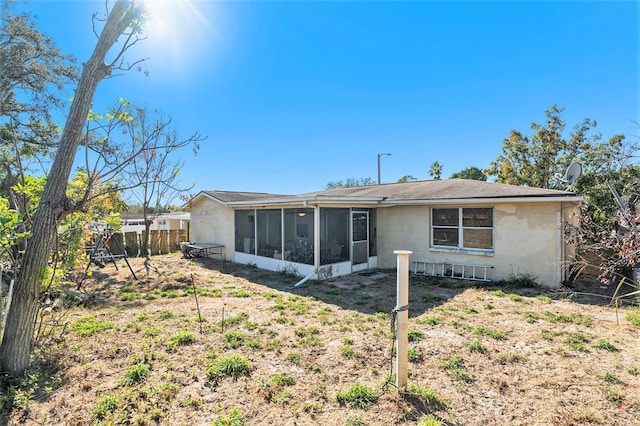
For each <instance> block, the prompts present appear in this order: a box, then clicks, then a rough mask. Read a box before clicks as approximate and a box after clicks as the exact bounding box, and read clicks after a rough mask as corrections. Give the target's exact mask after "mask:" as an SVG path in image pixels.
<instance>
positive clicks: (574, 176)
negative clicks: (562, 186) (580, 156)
mask: <svg viewBox="0 0 640 426" xmlns="http://www.w3.org/2000/svg"><path fill="white" fill-rule="evenodd" d="M581 175H582V164H580V163H578V162H577V161H574V162H573V163H571V164H569V167H568V168H567V172H566V173H565V174H564V179H565V180H566V181H567V182H569V187H568V188H567V191H569V190H573V185H575V183H576V181H577V180H578V178H579V177H580V176H581Z"/></svg>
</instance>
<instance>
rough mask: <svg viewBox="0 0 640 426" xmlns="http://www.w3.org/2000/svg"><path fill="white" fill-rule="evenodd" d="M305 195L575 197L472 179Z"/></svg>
mask: <svg viewBox="0 0 640 426" xmlns="http://www.w3.org/2000/svg"><path fill="white" fill-rule="evenodd" d="M301 196H302V197H304V196H320V197H325V196H326V197H367V198H371V197H379V198H384V199H385V200H386V201H403V200H447V199H457V200H459V199H471V198H474V199H477V198H520V197H576V198H578V197H579V196H578V195H577V194H574V193H572V192H566V191H559V190H555V189H543V188H530V187H526V186H516V185H505V184H501V183H494V182H483V181H479V180H470V179H442V180H422V181H413V182H404V183H389V184H382V185H369V186H356V187H351V188H334V189H327V190H324V191H318V192H311V193H308V194H303V195H301Z"/></svg>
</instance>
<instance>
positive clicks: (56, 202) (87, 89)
mask: <svg viewBox="0 0 640 426" xmlns="http://www.w3.org/2000/svg"><path fill="white" fill-rule="evenodd" d="M140 16H141V10H140V9H139V8H138V7H137V6H136V4H135V3H134V2H132V1H128V0H118V1H116V2H115V3H113V7H112V8H111V10H110V11H108V14H107V15H106V16H105V17H104V18H103V19H101V20H100V19H99V16H98V15H94V19H97V22H96V24H98V25H97V26H98V27H99V26H100V25H99V24H102V30H101V31H100V35H99V36H98V40H97V43H96V46H95V49H94V51H93V53H92V54H91V57H90V58H89V59H88V60H87V62H85V63H84V66H83V70H82V75H81V77H80V80H79V82H78V86H77V88H76V91H75V96H74V98H73V102H72V104H71V108H70V111H69V114H68V115H67V119H66V123H65V126H64V130H63V132H62V135H61V137H60V140H59V142H58V144H57V147H56V149H55V156H54V159H53V163H52V165H51V169H50V173H49V176H48V178H47V182H46V184H45V187H44V190H43V193H42V197H41V198H40V202H39V204H38V207H37V210H36V212H35V215H34V216H33V223H32V227H31V237H30V239H29V240H28V241H27V244H26V248H25V251H24V255H23V256H22V257H21V259H20V268H19V273H18V274H17V277H16V284H15V289H14V297H13V302H12V306H11V309H10V311H9V313H8V315H7V320H6V325H5V329H4V333H3V337H2V343H1V345H0V359H1V361H2V366H1V367H2V370H4V371H5V372H7V373H8V374H10V375H13V376H16V375H20V374H22V373H23V372H24V371H25V369H26V368H27V366H28V365H29V358H30V355H31V348H32V346H31V338H32V335H33V330H34V326H35V319H36V314H37V310H38V299H39V294H40V290H41V286H42V280H43V278H44V276H45V274H44V270H43V269H44V265H47V263H48V261H49V258H50V255H51V253H52V250H53V248H54V246H55V239H56V236H57V229H58V225H59V224H60V222H61V221H62V220H63V219H64V218H65V217H66V216H67V215H68V214H70V213H72V212H73V211H78V210H82V209H83V208H84V205H83V202H84V201H85V200H86V198H83V199H82V200H83V202H81V203H80V204H79V205H78V204H73V203H72V201H71V200H70V199H69V197H68V195H67V185H68V180H69V177H70V174H71V168H72V166H73V162H74V159H75V155H76V152H77V150H78V147H79V145H80V144H81V142H83V132H82V129H83V128H84V126H85V123H86V120H87V117H88V116H89V110H90V107H91V102H92V100H93V95H94V92H95V90H96V88H97V86H98V84H99V83H100V81H102V80H103V79H104V78H105V77H108V76H110V75H111V74H112V72H113V71H114V70H118V69H128V68H130V67H128V66H127V67H123V64H124V62H123V61H122V57H123V55H124V53H125V52H126V50H127V49H128V48H129V47H130V46H131V45H133V44H134V43H135V42H136V41H137V40H138V34H139V32H140V24H141V21H140V19H139V18H140ZM119 39H120V40H121V41H122V44H121V47H120V48H119V49H115V51H113V50H112V49H113V47H114V46H115V45H116V44H117V42H118V40H119ZM110 52H113V54H114V56H113V57H112V58H111V59H109V60H108V61H106V58H107V55H108V54H109V53H110ZM134 65H135V64H134Z"/></svg>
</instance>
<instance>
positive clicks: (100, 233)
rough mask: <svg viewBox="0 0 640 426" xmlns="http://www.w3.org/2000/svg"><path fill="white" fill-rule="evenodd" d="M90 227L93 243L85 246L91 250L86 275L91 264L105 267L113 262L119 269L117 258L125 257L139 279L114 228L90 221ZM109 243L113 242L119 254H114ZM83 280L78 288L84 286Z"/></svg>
mask: <svg viewBox="0 0 640 426" xmlns="http://www.w3.org/2000/svg"><path fill="white" fill-rule="evenodd" d="M89 228H90V229H91V241H92V244H91V245H89V246H87V247H85V252H90V255H89V261H88V263H87V267H86V268H85V270H84V277H86V276H87V272H88V271H89V267H91V264H94V265H96V266H98V267H99V268H104V267H105V266H106V265H107V263H113V266H114V267H115V268H116V269H118V264H117V263H116V260H118V259H124V261H125V263H126V264H127V267H128V268H129V271H131V275H133V278H134V279H135V280H137V279H138V277H136V274H135V272H133V268H132V267H131V264H130V263H129V259H128V258H127V251H126V250H125V249H124V247H123V246H122V244H120V241H119V240H118V238H113V235H114V231H113V228H111V227H110V226H108V225H106V224H104V223H97V222H94V223H90V224H89ZM109 243H112V246H113V247H114V248H115V249H117V250H118V253H117V254H114V253H113V252H112V251H111V249H110V248H109V245H110V244H109ZM83 281H84V278H83V280H82V281H81V282H80V283H79V284H78V289H80V287H81V286H82V282H83Z"/></svg>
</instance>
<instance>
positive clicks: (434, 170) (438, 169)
mask: <svg viewBox="0 0 640 426" xmlns="http://www.w3.org/2000/svg"><path fill="white" fill-rule="evenodd" d="M429 176H431V177H432V178H433V179H434V180H440V178H441V177H442V164H440V163H438V162H437V161H434V162H433V163H431V167H430V168H429Z"/></svg>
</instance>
